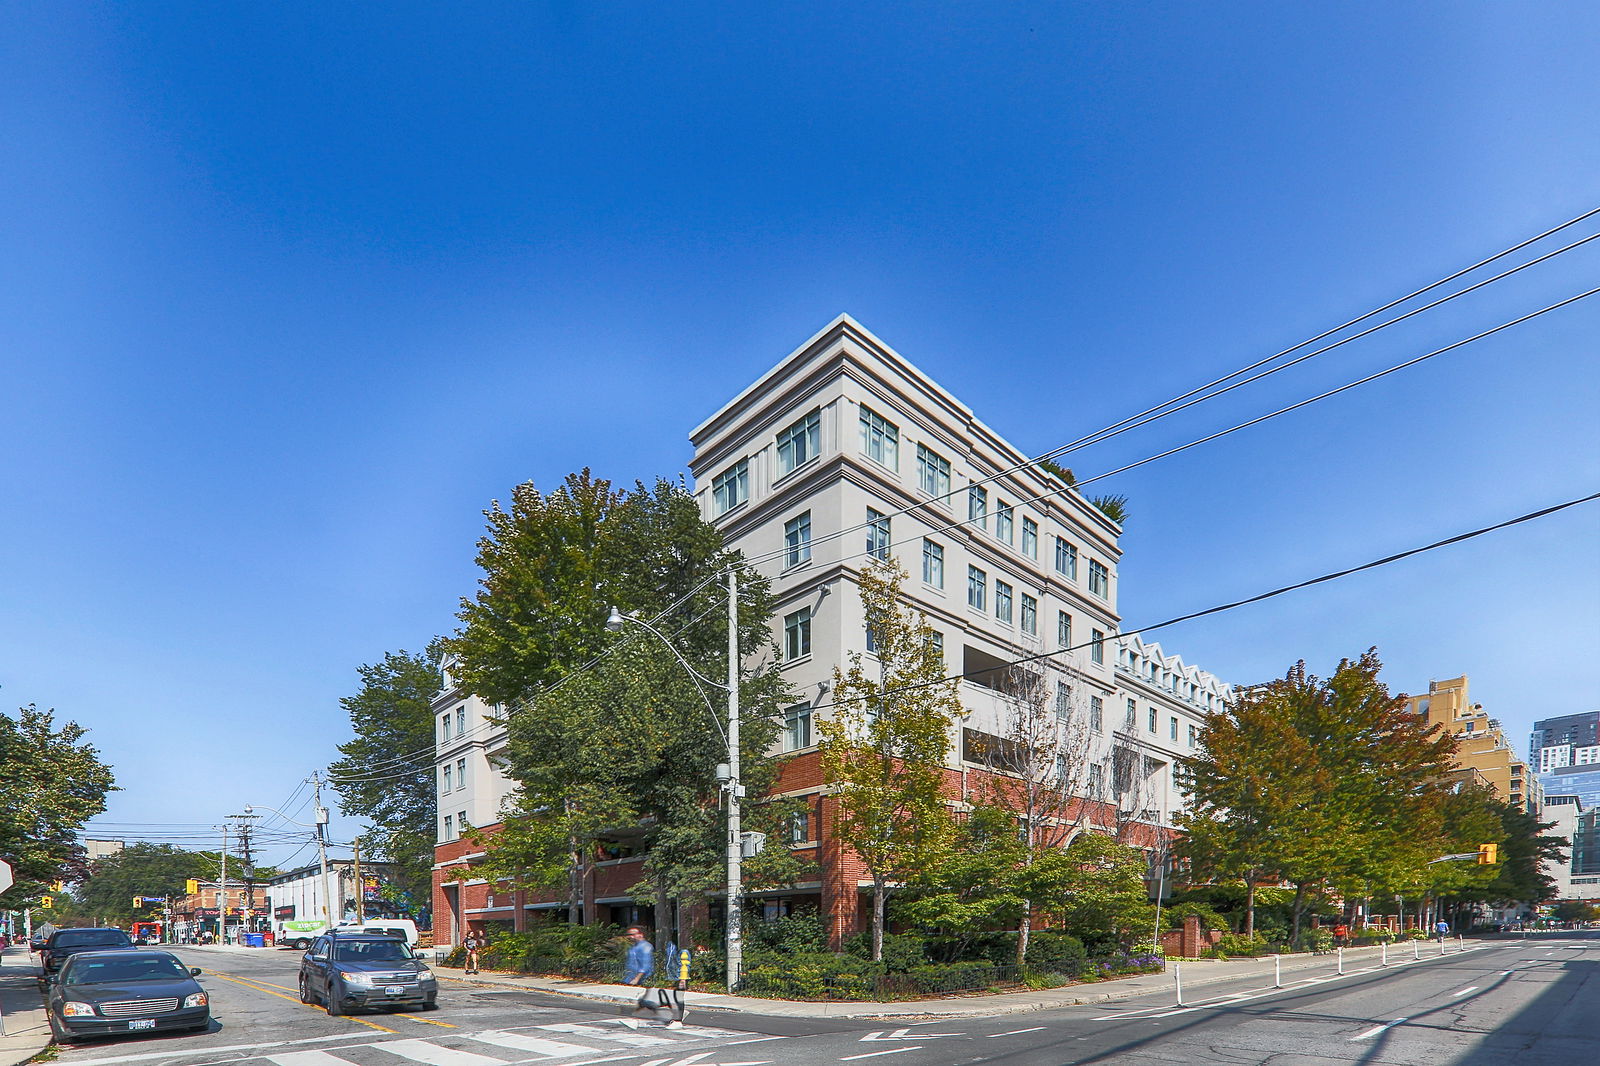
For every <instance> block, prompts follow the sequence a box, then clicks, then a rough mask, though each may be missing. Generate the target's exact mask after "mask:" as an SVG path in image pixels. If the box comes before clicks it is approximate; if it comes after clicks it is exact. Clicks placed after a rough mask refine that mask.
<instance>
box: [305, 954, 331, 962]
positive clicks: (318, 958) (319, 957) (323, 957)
mask: <svg viewBox="0 0 1600 1066" xmlns="http://www.w3.org/2000/svg"><path fill="white" fill-rule="evenodd" d="M306 958H308V959H310V960H311V961H312V962H327V961H328V956H326V955H307V956H306Z"/></svg>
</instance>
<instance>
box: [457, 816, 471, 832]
mask: <svg viewBox="0 0 1600 1066" xmlns="http://www.w3.org/2000/svg"><path fill="white" fill-rule="evenodd" d="M456 828H457V829H459V830H460V831H461V832H463V833H465V832H466V831H467V830H468V829H471V828H472V826H470V825H468V824H467V812H466V811H462V812H461V813H460V814H458V815H456Z"/></svg>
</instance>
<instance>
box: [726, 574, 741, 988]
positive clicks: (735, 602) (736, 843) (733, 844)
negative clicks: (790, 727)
mask: <svg viewBox="0 0 1600 1066" xmlns="http://www.w3.org/2000/svg"><path fill="white" fill-rule="evenodd" d="M743 792H744V786H743V785H741V784H740V783H739V571H738V568H737V567H732V566H730V567H729V568H728V931H727V942H728V973H727V982H728V991H729V992H736V991H737V990H738V988H739V976H740V973H741V971H743V969H744V915H743V913H742V912H741V908H740V901H739V897H740V896H741V895H742V894H743V891H744V887H743V885H742V883H741V882H742V880H743V869H742V867H741V862H742V860H743V849H744V841H743V840H741V839H740V838H741V837H742V836H743V834H742V833H741V832H740V829H741V826H740V820H739V800H740V798H741V796H742V794H743Z"/></svg>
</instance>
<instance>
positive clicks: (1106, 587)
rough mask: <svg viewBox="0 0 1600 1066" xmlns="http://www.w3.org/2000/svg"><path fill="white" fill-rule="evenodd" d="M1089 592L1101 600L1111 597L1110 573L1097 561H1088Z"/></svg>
mask: <svg viewBox="0 0 1600 1066" xmlns="http://www.w3.org/2000/svg"><path fill="white" fill-rule="evenodd" d="M1089 591H1090V592H1092V593H1094V594H1095V595H1096V596H1099V597H1100V598H1101V599H1102V600H1103V599H1105V598H1106V597H1108V596H1110V595H1111V571H1109V570H1107V569H1106V567H1105V564H1104V563H1102V562H1101V561H1100V560H1098V559H1090V560H1089Z"/></svg>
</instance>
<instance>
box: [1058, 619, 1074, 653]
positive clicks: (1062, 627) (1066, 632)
mask: <svg viewBox="0 0 1600 1066" xmlns="http://www.w3.org/2000/svg"><path fill="white" fill-rule="evenodd" d="M1056 647H1058V648H1070V647H1072V616H1071V615H1070V614H1068V613H1067V612H1066V611H1057V612H1056Z"/></svg>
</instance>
